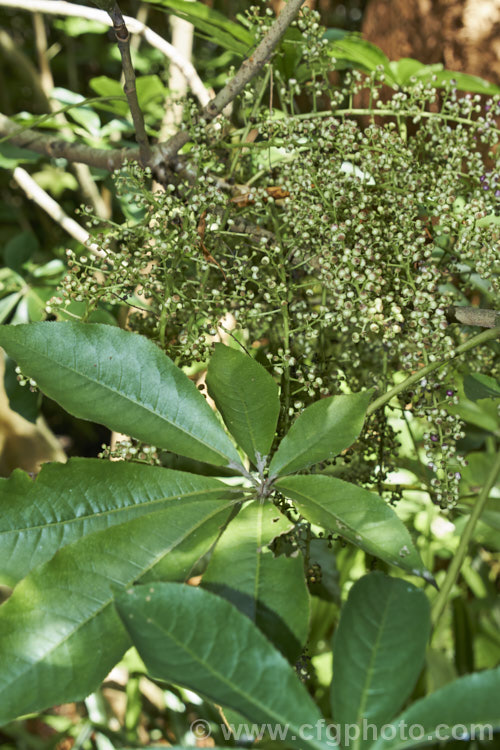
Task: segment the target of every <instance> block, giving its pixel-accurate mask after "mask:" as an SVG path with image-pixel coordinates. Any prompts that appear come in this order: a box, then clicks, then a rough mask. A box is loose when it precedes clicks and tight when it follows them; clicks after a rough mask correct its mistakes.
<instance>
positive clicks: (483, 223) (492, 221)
mask: <svg viewBox="0 0 500 750" xmlns="http://www.w3.org/2000/svg"><path fill="white" fill-rule="evenodd" d="M476 224H477V226H478V227H489V226H491V225H493V226H496V225H498V224H500V216H497V215H496V214H488V216H483V218H482V219H478V220H477V221H476Z"/></svg>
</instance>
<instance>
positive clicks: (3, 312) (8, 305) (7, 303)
mask: <svg viewBox="0 0 500 750" xmlns="http://www.w3.org/2000/svg"><path fill="white" fill-rule="evenodd" d="M21 297H22V294H21V292H13V293H12V294H7V295H6V296H5V297H2V299H0V323H4V322H5V321H6V320H7V318H8V317H9V315H10V314H11V312H12V311H13V310H14V309H15V308H16V307H17V304H18V302H19V300H20V299H21Z"/></svg>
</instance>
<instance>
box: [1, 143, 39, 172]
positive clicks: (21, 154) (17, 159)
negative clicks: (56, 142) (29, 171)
mask: <svg viewBox="0 0 500 750" xmlns="http://www.w3.org/2000/svg"><path fill="white" fill-rule="evenodd" d="M42 158H43V157H42V154H37V153H36V152H35V151H29V150H28V149H27V148H21V147H20V146H14V145H13V144H12V143H8V142H3V143H0V167H2V168H3V169H15V168H16V167H17V165H18V164H34V163H35V162H37V161H40V159H42Z"/></svg>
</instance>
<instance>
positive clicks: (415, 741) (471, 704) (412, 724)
mask: <svg viewBox="0 0 500 750" xmlns="http://www.w3.org/2000/svg"><path fill="white" fill-rule="evenodd" d="M499 695H500V667H498V668H497V669H491V670H488V671H485V672H477V673H476V674H471V675H467V676H466V677H462V678H461V679H459V680H455V682H452V683H450V684H449V685H445V687H443V688H441V689H440V690H437V691H436V692H435V693H431V695H428V696H427V697H426V698H422V699H421V700H419V701H417V702H416V703H414V704H413V705H412V706H411V707H410V708H409V709H408V710H407V711H404V712H403V713H402V714H400V715H399V716H398V717H397V718H396V719H394V721H393V722H392V724H389V725H388V726H387V727H386V730H385V731H384V736H385V737H388V739H385V738H384V737H380V738H379V739H378V740H377V742H375V744H374V745H372V748H371V750H403V748H410V747H418V746H419V745H429V744H430V743H431V742H433V741H438V740H441V739H445V738H446V734H445V732H446V731H447V730H448V732H451V731H452V729H453V728H454V729H455V730H456V731H460V732H462V733H463V736H462V739H464V740H465V739H468V738H469V737H470V736H471V735H472V738H474V737H475V738H476V739H481V738H482V734H481V733H482V729H481V726H480V725H486V727H485V730H484V731H485V734H484V738H485V739H490V740H491V739H492V737H491V735H490V731H491V730H493V731H498V730H500V701H499V700H498V696H499ZM403 722H404V726H403ZM474 725H475V726H474ZM404 727H406V729H404ZM402 729H403V731H402ZM409 730H411V731H409ZM389 738H390V739H389ZM456 739H460V738H459V737H456ZM487 744H488V743H487Z"/></svg>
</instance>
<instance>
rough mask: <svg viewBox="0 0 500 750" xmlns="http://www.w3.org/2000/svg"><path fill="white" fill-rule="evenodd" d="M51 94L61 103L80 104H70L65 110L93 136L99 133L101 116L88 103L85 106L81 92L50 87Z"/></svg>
mask: <svg viewBox="0 0 500 750" xmlns="http://www.w3.org/2000/svg"><path fill="white" fill-rule="evenodd" d="M51 96H52V97H53V98H54V99H56V100H57V101H59V102H61V104H70V105H78V104H82V106H72V107H70V108H69V109H68V110H67V111H68V114H69V115H70V117H72V118H73V120H75V122H77V123H78V124H79V125H83V127H84V128H85V129H86V130H87V131H88V132H89V133H90V134H91V135H94V136H97V135H99V131H100V129H101V118H100V117H99V115H98V114H97V112H94V110H93V109H92V108H91V107H89V106H88V105H87V106H85V97H84V96H82V95H81V94H77V93H75V92H74V91H70V90H69V89H64V88H61V87H56V88H54V89H52V92H51Z"/></svg>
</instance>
